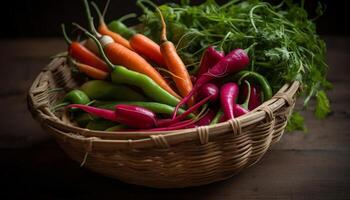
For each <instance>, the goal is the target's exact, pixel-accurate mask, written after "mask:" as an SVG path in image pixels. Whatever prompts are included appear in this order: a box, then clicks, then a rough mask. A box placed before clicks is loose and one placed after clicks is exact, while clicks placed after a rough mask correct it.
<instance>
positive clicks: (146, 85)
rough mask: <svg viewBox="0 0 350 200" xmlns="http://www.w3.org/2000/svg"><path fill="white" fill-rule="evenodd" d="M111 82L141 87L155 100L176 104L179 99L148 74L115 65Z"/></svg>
mask: <svg viewBox="0 0 350 200" xmlns="http://www.w3.org/2000/svg"><path fill="white" fill-rule="evenodd" d="M111 78H112V82H113V83H122V84H129V85H134V86H137V87H139V88H141V89H142V90H143V92H144V94H145V95H146V96H148V97H150V98H151V99H153V100H155V101H156V102H160V103H164V104H168V105H171V106H176V105H177V104H178V103H179V102H180V100H179V99H177V98H176V97H174V96H173V95H171V94H170V93H168V92H167V91H165V90H164V89H163V88H161V87H160V86H159V85H158V84H157V83H156V82H154V81H153V80H152V79H151V78H149V77H148V76H146V75H144V74H141V73H138V72H135V71H132V70H128V69H126V68H125V67H122V66H117V67H116V68H115V69H114V70H113V71H112V73H111Z"/></svg>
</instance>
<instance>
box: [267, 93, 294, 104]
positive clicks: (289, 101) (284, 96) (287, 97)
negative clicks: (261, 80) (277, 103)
mask: <svg viewBox="0 0 350 200" xmlns="http://www.w3.org/2000/svg"><path fill="white" fill-rule="evenodd" d="M272 98H273V99H279V98H281V99H284V100H285V101H286V103H287V106H291V105H292V104H293V102H294V101H293V98H292V97H291V96H290V95H288V94H286V93H282V92H278V93H276V94H275V95H274V96H273V97H272Z"/></svg>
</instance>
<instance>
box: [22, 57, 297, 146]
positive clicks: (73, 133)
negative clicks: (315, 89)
mask: <svg viewBox="0 0 350 200" xmlns="http://www.w3.org/2000/svg"><path fill="white" fill-rule="evenodd" d="M65 61H66V59H65V58H55V59H53V60H52V61H51V62H50V64H48V65H47V66H46V67H45V68H43V70H42V71H41V72H40V74H39V75H38V76H37V77H36V79H35V80H34V82H33V84H32V86H31V87H30V89H29V92H28V98H27V99H28V107H29V110H30V111H31V112H32V114H33V116H35V118H36V119H37V120H38V121H39V122H40V123H41V124H42V125H43V127H44V128H45V129H46V130H48V132H50V133H51V134H53V135H54V136H56V137H60V138H65V140H66V139H69V140H72V141H75V142H83V143H88V144H90V143H94V146H96V145H97V146H99V145H101V146H104V147H107V149H108V148H109V147H110V148H111V149H116V148H117V149H119V148H120V149H125V148H152V147H160V148H168V147H170V146H171V145H175V144H178V143H182V142H186V141H193V140H198V141H199V142H200V143H204V142H206V141H207V140H209V138H210V139H212V138H215V137H218V136H220V135H222V134H225V133H227V132H231V134H232V133H233V134H234V135H236V136H238V135H244V134H245V133H244V132H243V133H242V131H241V130H242V128H243V127H246V126H250V125H252V124H254V123H255V122H257V121H261V120H274V115H273V112H275V111H277V110H278V109H280V108H281V107H283V106H285V105H287V106H292V104H293V103H294V102H295V98H296V93H297V91H298V89H299V86H300V83H299V82H298V81H293V82H292V83H290V84H285V85H284V86H283V87H281V88H280V90H279V91H278V92H277V93H276V94H275V95H274V96H273V97H272V98H271V99H270V100H268V101H266V102H264V103H263V104H261V105H260V106H259V107H257V108H256V109H254V110H253V111H250V112H249V113H247V114H245V115H243V116H241V117H238V118H235V119H232V120H229V121H226V122H222V123H218V124H215V125H207V126H200V127H196V128H190V129H181V130H174V131H157V132H123V131H116V132H107V131H93V130H89V129H85V128H80V127H75V126H72V125H70V124H68V123H66V122H64V121H63V120H62V119H60V118H58V117H57V116H56V115H55V114H54V113H52V112H51V111H50V109H49V103H48V102H49V99H44V101H42V99H41V102H38V101H37V98H35V97H34V96H36V95H38V94H42V93H45V92H47V90H46V89H47V88H48V85H49V81H50V76H49V73H51V71H53V70H55V69H57V68H58V67H61V66H66V65H65ZM44 97H45V95H44ZM46 98H48V96H46ZM42 102H44V103H42ZM230 130H231V131H230Z"/></svg>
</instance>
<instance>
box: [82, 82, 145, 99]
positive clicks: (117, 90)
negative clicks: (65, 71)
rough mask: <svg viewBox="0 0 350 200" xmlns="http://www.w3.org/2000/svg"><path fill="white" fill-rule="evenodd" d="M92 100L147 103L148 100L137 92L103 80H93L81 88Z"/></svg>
mask: <svg viewBox="0 0 350 200" xmlns="http://www.w3.org/2000/svg"><path fill="white" fill-rule="evenodd" d="M80 89H81V90H82V91H84V92H85V93H86V94H87V95H88V96H89V97H90V98H91V99H96V100H117V101H118V100H119V101H145V100H146V98H145V97H144V96H142V95H141V94H139V93H138V92H136V91H135V90H133V89H131V88H129V87H127V86H124V85H116V84H113V83H110V82H106V81H101V80H92V81H88V82H86V83H84V84H83V85H82V86H81V88H80Z"/></svg>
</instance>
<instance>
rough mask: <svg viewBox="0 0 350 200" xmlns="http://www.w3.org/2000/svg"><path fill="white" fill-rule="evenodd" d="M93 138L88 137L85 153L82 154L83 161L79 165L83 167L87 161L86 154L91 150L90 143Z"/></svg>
mask: <svg viewBox="0 0 350 200" xmlns="http://www.w3.org/2000/svg"><path fill="white" fill-rule="evenodd" d="M93 140H94V138H89V140H88V141H89V142H88V145H87V147H86V149H85V150H86V152H85V155H84V158H83V161H82V162H81V163H80V167H83V166H84V165H85V163H86V161H87V158H88V155H89V153H90V152H91V151H92V144H93Z"/></svg>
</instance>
